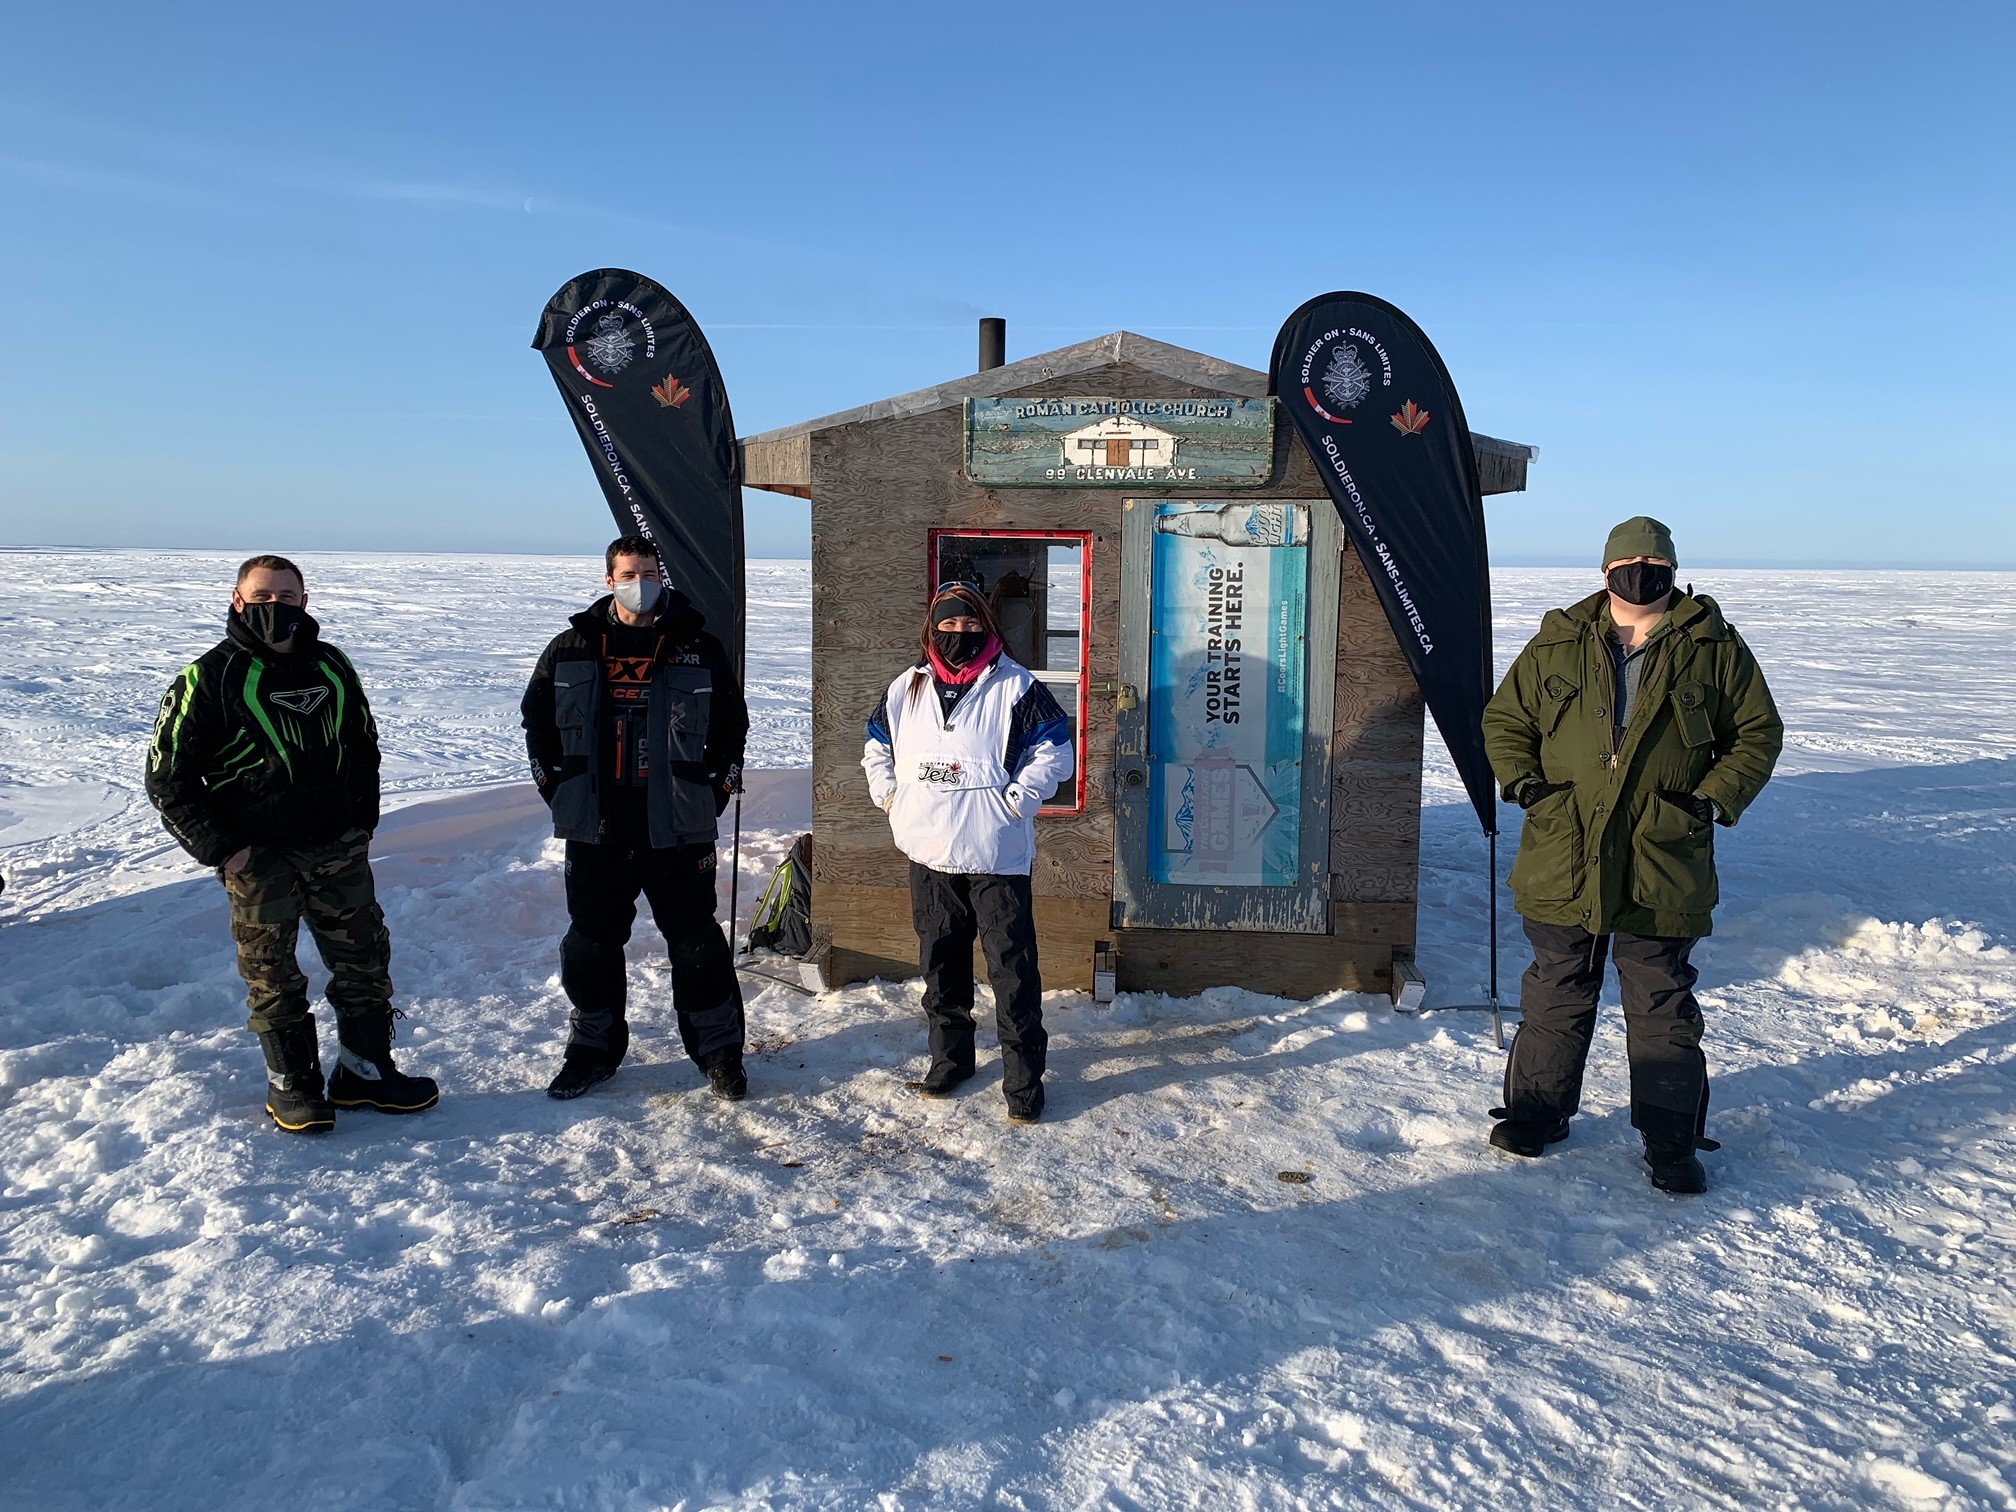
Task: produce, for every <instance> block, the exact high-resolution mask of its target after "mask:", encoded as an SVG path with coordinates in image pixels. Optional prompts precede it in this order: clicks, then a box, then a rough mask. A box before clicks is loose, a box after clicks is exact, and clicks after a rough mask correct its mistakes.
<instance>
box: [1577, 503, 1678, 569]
mask: <svg viewBox="0 0 2016 1512" xmlns="http://www.w3.org/2000/svg"><path fill="white" fill-rule="evenodd" d="M1641 556H1642V557H1659V558H1661V559H1662V560H1664V561H1668V562H1671V563H1672V564H1673V565H1674V566H1675V567H1678V566H1679V565H1680V558H1679V557H1677V556H1675V555H1674V554H1673V532H1672V531H1670V530H1668V529H1667V528H1666V527H1665V526H1664V525H1661V524H1660V523H1659V522H1658V521H1657V520H1655V519H1653V518H1652V516H1650V515H1633V516H1632V517H1631V518H1630V519H1628V520H1626V521H1625V522H1624V523H1623V524H1622V525H1619V526H1618V527H1617V528H1616V529H1615V530H1613V531H1611V532H1610V539H1609V540H1607V541H1605V542H1604V543H1603V560H1602V561H1600V562H1598V563H1597V564H1596V565H1597V566H1598V567H1608V566H1609V565H1610V564H1611V563H1612V562H1621V561H1623V560H1624V559H1625V558H1626V557H1641Z"/></svg>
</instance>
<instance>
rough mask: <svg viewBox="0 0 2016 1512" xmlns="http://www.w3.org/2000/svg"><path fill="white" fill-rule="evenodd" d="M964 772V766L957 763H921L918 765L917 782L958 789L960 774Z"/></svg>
mask: <svg viewBox="0 0 2016 1512" xmlns="http://www.w3.org/2000/svg"><path fill="white" fill-rule="evenodd" d="M964 771H965V767H964V765H963V764H961V763H960V762H957V761H920V762H918V763H917V780H918V781H919V782H930V783H935V784H937V785H938V786H940V787H957V786H959V777H960V774H961V773H962V772H964Z"/></svg>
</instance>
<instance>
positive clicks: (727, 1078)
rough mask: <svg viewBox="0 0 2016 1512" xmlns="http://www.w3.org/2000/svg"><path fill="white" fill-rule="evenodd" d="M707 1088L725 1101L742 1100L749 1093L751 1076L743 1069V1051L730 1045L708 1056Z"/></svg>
mask: <svg viewBox="0 0 2016 1512" xmlns="http://www.w3.org/2000/svg"><path fill="white" fill-rule="evenodd" d="M706 1071H707V1090H708V1091H709V1092H712V1093H713V1094H714V1095H715V1096H716V1097H718V1098H720V1099H721V1100H722V1101H723V1102H740V1101H742V1099H743V1098H745V1097H747V1096H748V1095H749V1077H748V1075H747V1074H746V1073H745V1072H744V1071H743V1069H742V1051H741V1049H740V1048H739V1047H737V1046H734V1045H730V1046H729V1047H728V1048H727V1049H725V1050H716V1051H715V1052H714V1053H713V1054H712V1055H710V1056H708V1057H707V1065H706Z"/></svg>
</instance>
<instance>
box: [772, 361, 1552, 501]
mask: <svg viewBox="0 0 2016 1512" xmlns="http://www.w3.org/2000/svg"><path fill="white" fill-rule="evenodd" d="M1114 367H1128V368H1133V369H1135V370H1137V371H1139V372H1144V373H1152V374H1155V375H1157V376H1158V377H1163V378H1168V379H1170V380H1172V381H1173V382H1176V383H1182V384H1188V385H1191V386H1193V387H1196V388H1205V389H1216V390H1218V391H1219V392H1221V393H1227V394H1237V395H1242V396H1244V397H1246V398H1250V399H1264V398H1266V397H1267V375H1266V374H1265V373H1262V372H1259V371H1257V370H1255V369H1253V368H1249V367H1241V366H1240V365H1239V364H1238V363H1236V362H1227V361H1225V359H1224V358H1222V357H1212V356H1209V355H1208V354H1206V353H1204V352H1193V351H1191V350H1190V349H1189V348H1188V347H1179V346H1171V345H1170V344H1169V343H1168V342H1166V341H1154V340H1151V339H1149V338H1148V337H1146V336H1137V335H1136V334H1135V333H1134V332H1132V331H1114V332H1113V333H1112V334H1110V335H1107V336H1099V337H1095V338H1094V339H1093V340H1091V341H1081V342H1079V343H1077V344H1076V345H1075V346H1067V347H1059V348H1058V349H1057V350H1056V351H1054V352H1042V353H1039V354H1038V355H1036V356H1034V357H1024V358H1022V359H1020V360H1019V361H1016V362H1009V363H1004V364H1003V365H1002V366H1000V367H997V368H987V369H984V370H983V371H981V372H977V373H966V374H963V375H961V376H960V377H957V378H954V379H952V380H950V381H949V382H946V383H940V384H934V385H933V386H932V387H930V388H921V389H917V390H914V391H913V392H911V393H908V394H898V395H897V396H896V397H895V398H893V399H877V400H875V401H874V402H873V403H872V404H863V405H860V406H858V407H857V408H854V409H850V410H841V411H840V412H839V413H838V414H834V415H824V416H821V417H820V418H819V419H817V420H801V421H799V422H798V424H796V425H786V426H781V427H779V428H778V429H776V430H769V431H764V432H763V433H762V434H761V435H756V436H745V437H743V438H742V439H741V440H740V441H738V442H737V443H736V445H737V446H738V447H739V448H740V450H741V453H742V482H743V484H744V485H745V486H747V487H749V488H763V489H768V490H770V491H771V492H773V493H787V494H795V495H797V496H798V497H799V498H801V499H803V498H810V497H811V496H812V447H811V440H812V437H813V435H814V434H815V433H817V432H819V431H827V430H838V429H840V428H841V427H843V426H849V425H862V424H866V423H868V422H871V421H876V420H901V419H907V418H908V417H910V416H912V415H922V414H928V413H929V412H930V411H932V410H940V409H949V408H951V407H952V406H953V405H957V404H964V403H965V402H966V401H967V400H968V399H991V398H998V397H1000V396H1002V395H1006V394H1012V393H1015V392H1016V391H1017V390H1019V389H1025V388H1029V387H1032V386H1033V385H1035V384H1039V383H1047V382H1049V381H1050V380H1052V379H1055V378H1068V377H1070V376H1072V375H1073V374H1074V373H1088V374H1089V373H1097V372H1101V371H1104V370H1106V369H1109V368H1114ZM1470 441H1471V444H1472V445H1473V446H1474V447H1475V448H1476V452H1477V469H1478V473H1479V475H1480V477H1481V479H1482V482H1483V486H1484V492H1485V493H1487V494H1489V493H1516V492H1518V491H1519V490H1521V489H1523V488H1524V487H1525V486H1526V468H1527V466H1528V465H1529V464H1530V463H1533V462H1535V461H1537V460H1539V456H1540V450H1539V448H1538V447H1534V446H1525V445H1522V444H1521V443H1519V442H1517V441H1501V440H1499V439H1498V438H1497V437H1496V436H1486V435H1483V434H1481V433H1480V432H1477V431H1472V432H1471V433H1470Z"/></svg>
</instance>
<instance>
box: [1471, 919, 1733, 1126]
mask: <svg viewBox="0 0 2016 1512" xmlns="http://www.w3.org/2000/svg"><path fill="white" fill-rule="evenodd" d="M1521 922H1523V923H1524V925H1525V927H1526V938H1527V939H1528V940H1530V941H1532V943H1533V964H1532V965H1531V966H1530V967H1528V968H1527V971H1526V975H1525V978H1524V979H1523V980H1522V981H1521V982H1520V986H1519V1012H1520V1014H1521V1016H1522V1018H1523V1020H1524V1021H1523V1022H1522V1023H1521V1024H1520V1026H1519V1031H1518V1033H1517V1034H1515V1035H1514V1036H1513V1038H1512V1050H1511V1053H1510V1054H1509V1055H1508V1056H1507V1057H1506V1061H1505V1108H1504V1111H1503V1116H1504V1117H1507V1118H1514V1119H1519V1120H1522V1121H1525V1122H1530V1123H1538V1124H1548V1125H1552V1124H1554V1123H1557V1122H1559V1121H1560V1120H1561V1119H1563V1118H1567V1117H1570V1116H1572V1115H1573V1114H1574V1113H1575V1112H1576V1111H1577V1110H1578V1109H1579V1108H1580V1107H1581V1105H1582V1068H1583V1065H1584V1063H1585V1062H1587V1060H1588V1059H1589V1042H1590V1039H1591V1038H1592V1037H1593V1036H1594V1034H1595V1032H1596V999H1597V996H1598V994H1600V993H1601V992H1602V990H1603V957H1604V953H1605V950H1606V949H1608V951H1609V953H1610V954H1611V955H1613V956H1614V957H1615V958H1616V961H1617V984H1618V987H1619V988H1620V989H1621V991H1622V993H1623V998H1624V1039H1625V1048H1626V1053H1627V1054H1628V1056H1629V1058H1630V1062H1631V1123H1632V1125H1633V1127H1635V1128H1636V1129H1638V1131H1639V1132H1640V1133H1642V1134H1643V1135H1644V1136H1645V1138H1646V1140H1647V1142H1649V1143H1653V1144H1668V1145H1681V1144H1684V1145H1686V1146H1688V1147H1689V1148H1690V1149H1691V1148H1692V1147H1693V1141H1694V1140H1695V1139H1697V1138H1698V1137H1699V1136H1700V1135H1701V1133H1702V1132H1703V1131H1704V1129H1705V1128H1706V1126H1707V1119H1708V1062H1707V1060H1706V1058H1705V1057H1703V1055H1702V1054H1701V1005H1700V1004H1699V1003H1697V1002H1695V1000H1694V982H1695V979H1696V977H1697V975H1698V973H1697V972H1696V971H1695V970H1694V967H1693V966H1692V965H1690V964H1689V963H1688V960H1687V957H1688V955H1689V954H1690V953H1691V952H1692V951H1693V949H1694V941H1693V940H1692V939H1667V938H1663V937H1661V936H1658V935H1634V934H1617V935H1614V936H1611V935H1604V936H1600V937H1599V936H1592V935H1591V934H1590V933H1589V932H1588V931H1587V930H1584V929H1578V928H1576V927H1575V926H1573V925H1564V924H1539V923H1536V922H1534V921H1533V920H1532V919H1524V920H1522V921H1521Z"/></svg>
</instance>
